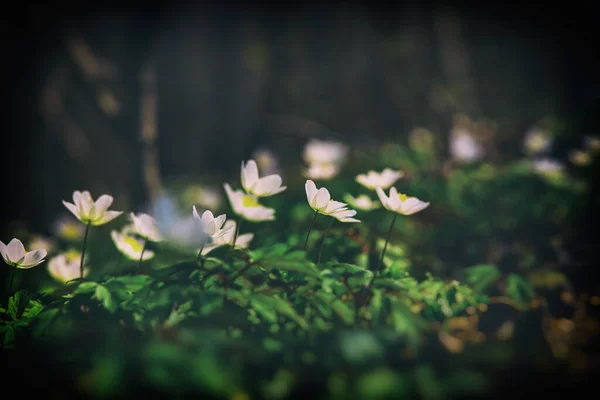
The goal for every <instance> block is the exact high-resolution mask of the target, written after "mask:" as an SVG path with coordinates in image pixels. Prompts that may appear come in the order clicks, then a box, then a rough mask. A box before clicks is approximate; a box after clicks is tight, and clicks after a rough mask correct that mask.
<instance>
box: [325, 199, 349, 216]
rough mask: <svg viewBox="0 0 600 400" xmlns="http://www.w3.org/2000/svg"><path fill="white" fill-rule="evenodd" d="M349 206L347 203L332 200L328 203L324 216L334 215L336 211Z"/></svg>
mask: <svg viewBox="0 0 600 400" xmlns="http://www.w3.org/2000/svg"><path fill="white" fill-rule="evenodd" d="M347 205H348V204H346V203H342V202H340V201H335V200H331V201H330V202H329V203H327V207H325V210H324V211H323V213H324V214H332V213H334V212H336V211H339V210H341V209H342V208H344V207H346V206H347Z"/></svg>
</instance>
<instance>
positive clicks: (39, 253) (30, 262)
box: [18, 249, 48, 269]
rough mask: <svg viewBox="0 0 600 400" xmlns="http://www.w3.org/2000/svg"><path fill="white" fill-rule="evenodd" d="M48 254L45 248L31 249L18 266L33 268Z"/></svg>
mask: <svg viewBox="0 0 600 400" xmlns="http://www.w3.org/2000/svg"><path fill="white" fill-rule="evenodd" d="M46 255H48V252H46V250H45V249H38V250H33V251H30V252H29V253H27V254H25V257H24V258H23V261H22V262H21V263H20V264H19V266H18V268H21V269H27V268H33V267H35V266H36V265H39V264H41V263H42V262H43V261H44V257H46Z"/></svg>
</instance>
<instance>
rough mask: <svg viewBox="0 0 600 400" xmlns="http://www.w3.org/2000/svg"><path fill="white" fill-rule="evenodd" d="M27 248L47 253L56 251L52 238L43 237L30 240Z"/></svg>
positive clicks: (39, 236)
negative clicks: (42, 250)
mask: <svg viewBox="0 0 600 400" xmlns="http://www.w3.org/2000/svg"><path fill="white" fill-rule="evenodd" d="M78 225H79V226H81V224H78ZM27 247H29V248H30V249H44V250H46V251H47V252H51V251H52V250H54V247H55V243H54V241H53V240H52V239H50V238H46V237H43V236H41V235H35V236H33V237H32V238H31V239H30V240H29V243H28V244H27Z"/></svg>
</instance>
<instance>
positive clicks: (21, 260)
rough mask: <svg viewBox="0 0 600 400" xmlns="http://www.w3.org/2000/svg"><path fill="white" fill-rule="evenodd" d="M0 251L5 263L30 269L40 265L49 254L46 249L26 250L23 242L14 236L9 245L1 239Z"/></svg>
mask: <svg viewBox="0 0 600 400" xmlns="http://www.w3.org/2000/svg"><path fill="white" fill-rule="evenodd" d="M0 253H1V254H2V258H3V259H4V262H5V263H7V264H8V265H10V266H13V267H16V268H20V269H29V268H33V267H35V266H37V265H40V264H41V263H42V262H44V257H46V255H47V254H48V252H47V251H46V250H45V249H37V250H33V251H25V247H24V246H23V243H22V242H21V241H20V240H19V239H17V238H13V240H11V241H10V243H8V245H6V244H4V243H2V242H1V241H0Z"/></svg>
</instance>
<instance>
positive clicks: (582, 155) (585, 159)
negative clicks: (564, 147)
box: [569, 150, 592, 167]
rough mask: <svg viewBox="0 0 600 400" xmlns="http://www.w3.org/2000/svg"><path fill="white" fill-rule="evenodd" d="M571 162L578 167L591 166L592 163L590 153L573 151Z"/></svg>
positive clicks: (570, 157)
mask: <svg viewBox="0 0 600 400" xmlns="http://www.w3.org/2000/svg"><path fill="white" fill-rule="evenodd" d="M569 161H571V162H572V163H573V164H575V165H577V166H580V167H582V166H585V165H589V164H590V163H591V162H592V157H591V155H590V153H588V152H586V151H582V150H571V151H569Z"/></svg>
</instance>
